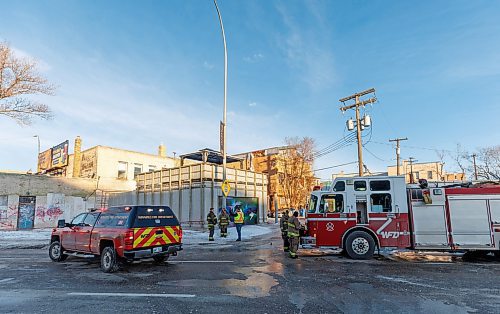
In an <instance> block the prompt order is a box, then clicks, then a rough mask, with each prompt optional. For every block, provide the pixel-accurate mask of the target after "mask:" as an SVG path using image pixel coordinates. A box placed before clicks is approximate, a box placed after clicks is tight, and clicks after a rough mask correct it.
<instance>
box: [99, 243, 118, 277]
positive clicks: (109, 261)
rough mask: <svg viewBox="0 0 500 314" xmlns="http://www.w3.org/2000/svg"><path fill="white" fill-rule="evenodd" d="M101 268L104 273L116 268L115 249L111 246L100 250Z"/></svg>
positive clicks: (113, 270)
mask: <svg viewBox="0 0 500 314" xmlns="http://www.w3.org/2000/svg"><path fill="white" fill-rule="evenodd" d="M101 269H102V271H103V272H105V273H112V272H115V271H117V270H118V263H117V258H116V251H115V249H114V248H113V247H111V246H107V247H105V248H104V249H103V250H102V253H101Z"/></svg>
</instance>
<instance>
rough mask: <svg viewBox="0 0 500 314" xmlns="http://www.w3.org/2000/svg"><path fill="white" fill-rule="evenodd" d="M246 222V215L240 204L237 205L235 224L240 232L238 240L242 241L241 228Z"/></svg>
mask: <svg viewBox="0 0 500 314" xmlns="http://www.w3.org/2000/svg"><path fill="white" fill-rule="evenodd" d="M244 222H245V215H244V214H243V212H242V211H241V208H240V207H239V206H236V214H234V225H235V226H236V232H238V239H237V240H236V241H241V228H242V227H243V223H244Z"/></svg>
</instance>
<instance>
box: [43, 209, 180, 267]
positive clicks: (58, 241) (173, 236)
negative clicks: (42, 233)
mask: <svg viewBox="0 0 500 314" xmlns="http://www.w3.org/2000/svg"><path fill="white" fill-rule="evenodd" d="M180 250H182V228H181V226H180V224H179V221H178V220H177V217H175V215H174V213H173V212H172V210H171V209H170V208H169V207H168V206H120V207H111V208H109V209H103V210H99V211H94V212H89V213H83V214H80V215H78V216H76V217H75V218H73V220H71V222H70V223H66V222H65V221H64V219H62V220H59V221H58V224H57V228H54V229H53V230H52V235H51V238H50V247H49V256H50V259H51V260H52V261H54V262H61V261H64V260H65V259H66V258H67V257H68V255H74V256H82V257H97V256H100V259H101V269H102V271H104V272H107V273H108V272H114V271H116V270H117V269H118V264H119V263H120V262H131V261H133V260H138V259H142V258H153V259H154V260H155V262H157V263H162V262H164V261H165V260H166V259H167V258H168V257H169V256H170V255H174V256H175V255H177V252H178V251H180Z"/></svg>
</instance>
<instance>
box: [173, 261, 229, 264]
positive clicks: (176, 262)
mask: <svg viewBox="0 0 500 314" xmlns="http://www.w3.org/2000/svg"><path fill="white" fill-rule="evenodd" d="M168 263H169V264H180V263H234V261H169V262H168Z"/></svg>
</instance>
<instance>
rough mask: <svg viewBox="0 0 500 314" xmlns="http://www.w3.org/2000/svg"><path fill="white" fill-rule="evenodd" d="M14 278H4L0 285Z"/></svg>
mask: <svg viewBox="0 0 500 314" xmlns="http://www.w3.org/2000/svg"><path fill="white" fill-rule="evenodd" d="M14 279H15V278H4V279H0V283H4V282H7V281H11V280H14Z"/></svg>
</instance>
